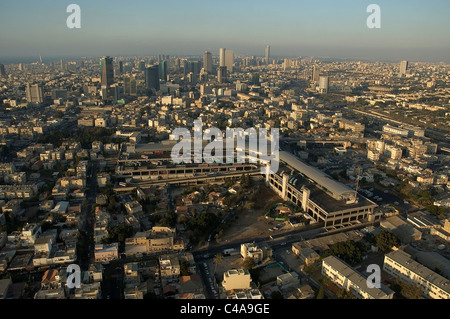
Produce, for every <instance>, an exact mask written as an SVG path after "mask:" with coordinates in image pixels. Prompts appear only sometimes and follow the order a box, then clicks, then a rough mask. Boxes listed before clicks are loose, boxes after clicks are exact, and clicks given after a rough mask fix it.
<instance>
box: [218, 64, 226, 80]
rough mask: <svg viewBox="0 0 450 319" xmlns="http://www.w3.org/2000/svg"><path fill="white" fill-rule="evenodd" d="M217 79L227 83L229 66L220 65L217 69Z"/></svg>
mask: <svg viewBox="0 0 450 319" xmlns="http://www.w3.org/2000/svg"><path fill="white" fill-rule="evenodd" d="M217 81H218V82H219V83H225V82H226V81H227V67H226V66H225V65H223V66H219V68H218V69H217Z"/></svg>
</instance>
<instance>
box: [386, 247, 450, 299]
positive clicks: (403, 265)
mask: <svg viewBox="0 0 450 319" xmlns="http://www.w3.org/2000/svg"><path fill="white" fill-rule="evenodd" d="M383 270H384V271H386V272H387V273H388V274H390V275H392V276H394V277H396V278H400V280H402V281H404V282H407V283H409V284H415V285H419V286H420V288H421V289H422V295H423V296H425V297H426V298H432V299H450V281H449V280H448V279H446V278H444V277H442V276H441V275H439V274H437V273H436V272H434V271H432V270H431V269H429V268H427V267H425V266H424V265H422V264H420V263H418V262H417V261H415V260H413V259H412V258H411V255H409V254H408V253H406V252H404V251H402V250H395V251H392V252H390V253H388V254H386V255H385V256H384V264H383Z"/></svg>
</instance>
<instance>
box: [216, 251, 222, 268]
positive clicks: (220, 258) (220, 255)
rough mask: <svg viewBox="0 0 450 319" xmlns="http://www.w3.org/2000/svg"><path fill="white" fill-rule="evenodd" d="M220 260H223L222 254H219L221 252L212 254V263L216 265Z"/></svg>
mask: <svg viewBox="0 0 450 319" xmlns="http://www.w3.org/2000/svg"><path fill="white" fill-rule="evenodd" d="M222 261H223V256H222V254H221V253H217V254H216V255H215V256H214V263H215V264H216V265H218V264H220V263H221V262H222Z"/></svg>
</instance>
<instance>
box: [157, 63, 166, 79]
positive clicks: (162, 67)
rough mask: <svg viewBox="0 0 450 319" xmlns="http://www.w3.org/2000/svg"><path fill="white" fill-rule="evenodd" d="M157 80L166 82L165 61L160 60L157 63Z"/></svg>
mask: <svg viewBox="0 0 450 319" xmlns="http://www.w3.org/2000/svg"><path fill="white" fill-rule="evenodd" d="M159 78H160V79H161V80H163V81H164V82H165V81H167V61H166V60H162V61H161V62H160V63H159Z"/></svg>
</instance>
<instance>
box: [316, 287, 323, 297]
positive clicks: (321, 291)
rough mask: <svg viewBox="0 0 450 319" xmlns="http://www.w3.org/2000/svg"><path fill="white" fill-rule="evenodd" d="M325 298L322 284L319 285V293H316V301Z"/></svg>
mask: <svg viewBox="0 0 450 319" xmlns="http://www.w3.org/2000/svg"><path fill="white" fill-rule="evenodd" d="M324 298H325V287H324V286H323V284H321V285H320V288H319V291H318V292H317V295H316V299H324Z"/></svg>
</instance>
